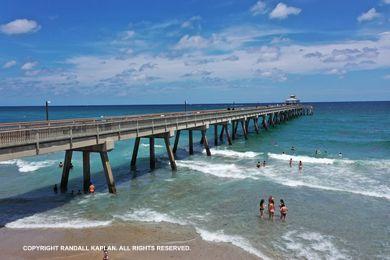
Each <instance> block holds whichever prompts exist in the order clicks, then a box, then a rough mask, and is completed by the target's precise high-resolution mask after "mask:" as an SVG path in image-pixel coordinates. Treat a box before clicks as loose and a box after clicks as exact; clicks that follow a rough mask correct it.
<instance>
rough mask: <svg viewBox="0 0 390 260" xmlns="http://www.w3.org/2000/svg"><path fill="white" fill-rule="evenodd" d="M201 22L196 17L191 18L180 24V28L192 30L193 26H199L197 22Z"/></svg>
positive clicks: (198, 17)
mask: <svg viewBox="0 0 390 260" xmlns="http://www.w3.org/2000/svg"><path fill="white" fill-rule="evenodd" d="M200 20H202V18H201V17H200V16H199V15H197V16H193V17H191V18H190V19H188V20H186V21H184V22H183V23H182V24H181V28H186V29H192V28H194V26H195V24H196V23H198V24H199V21H200Z"/></svg>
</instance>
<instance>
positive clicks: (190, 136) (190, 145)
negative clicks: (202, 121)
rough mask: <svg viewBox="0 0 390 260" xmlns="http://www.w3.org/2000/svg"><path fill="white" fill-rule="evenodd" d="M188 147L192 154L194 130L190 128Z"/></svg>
mask: <svg viewBox="0 0 390 260" xmlns="http://www.w3.org/2000/svg"><path fill="white" fill-rule="evenodd" d="M188 147H189V153H190V155H193V154H194V140H193V135H192V130H188Z"/></svg>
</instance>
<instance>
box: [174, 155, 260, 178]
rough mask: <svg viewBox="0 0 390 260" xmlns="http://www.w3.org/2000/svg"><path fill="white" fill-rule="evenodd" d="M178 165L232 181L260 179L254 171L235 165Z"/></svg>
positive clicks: (179, 163)
mask: <svg viewBox="0 0 390 260" xmlns="http://www.w3.org/2000/svg"><path fill="white" fill-rule="evenodd" d="M176 164H177V165H178V166H179V167H186V168H189V169H191V170H195V171H199V172H203V173H206V174H211V175H214V176H217V177H221V178H232V179H246V178H251V179H258V177H256V174H254V172H253V171H247V170H246V169H244V168H240V167H238V166H237V165H236V164H234V163H229V164H221V163H213V162H206V161H186V160H182V161H177V162H176Z"/></svg>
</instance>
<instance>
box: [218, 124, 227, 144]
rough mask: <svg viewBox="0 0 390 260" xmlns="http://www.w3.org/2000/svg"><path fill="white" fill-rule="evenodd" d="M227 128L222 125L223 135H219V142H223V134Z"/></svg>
mask: <svg viewBox="0 0 390 260" xmlns="http://www.w3.org/2000/svg"><path fill="white" fill-rule="evenodd" d="M225 126H226V125H222V129H221V133H220V134H219V140H220V141H221V142H222V141H223V133H224V132H225Z"/></svg>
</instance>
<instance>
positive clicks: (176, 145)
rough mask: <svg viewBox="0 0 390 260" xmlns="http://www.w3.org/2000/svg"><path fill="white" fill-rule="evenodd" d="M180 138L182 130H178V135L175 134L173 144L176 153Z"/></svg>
mask: <svg viewBox="0 0 390 260" xmlns="http://www.w3.org/2000/svg"><path fill="white" fill-rule="evenodd" d="M179 139H180V130H177V131H176V136H175V143H174V144H173V153H174V154H176V151H177V147H178V145H179Z"/></svg>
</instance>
